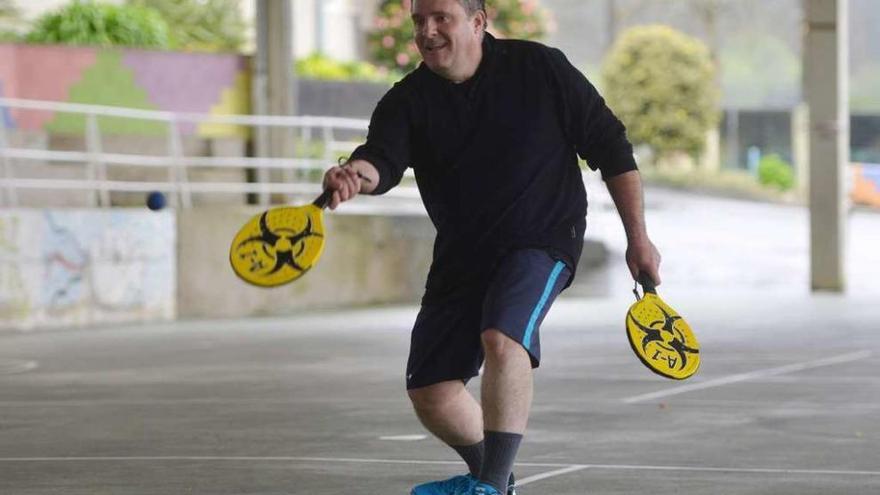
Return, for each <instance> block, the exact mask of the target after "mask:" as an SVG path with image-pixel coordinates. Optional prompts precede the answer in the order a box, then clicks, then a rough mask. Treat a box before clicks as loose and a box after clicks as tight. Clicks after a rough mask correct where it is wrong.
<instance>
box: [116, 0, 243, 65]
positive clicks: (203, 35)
mask: <svg viewBox="0 0 880 495" xmlns="http://www.w3.org/2000/svg"><path fill="white" fill-rule="evenodd" d="M126 3H127V4H128V5H137V6H142V7H150V8H152V9H155V10H156V11H158V12H159V14H161V16H162V18H163V19H165V21H166V22H167V23H168V25H169V26H170V28H171V36H172V43H173V45H174V47H175V48H180V49H183V50H194V51H209V52H224V51H232V52H234V51H238V50H240V49H241V46H242V44H243V43H244V41H245V31H246V27H247V25H246V23H245V20H244V16H243V15H242V12H241V3H240V1H239V0H126Z"/></svg>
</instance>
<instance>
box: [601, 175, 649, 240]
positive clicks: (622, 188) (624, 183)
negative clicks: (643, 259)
mask: <svg viewBox="0 0 880 495" xmlns="http://www.w3.org/2000/svg"><path fill="white" fill-rule="evenodd" d="M605 185H606V186H607V187H608V192H610V193H611V199H613V200H614V205H615V206H616V207H617V212H618V213H619V214H620V220H621V221H622V222H623V228H624V230H626V238H627V241H629V242H630V243H638V242H644V241H647V239H648V234H647V230H646V229H645V210H644V201H643V193H642V179H641V176H640V174H639V172H638V170H632V171H629V172H626V173H623V174H620V175H617V176H614V177H612V178H610V179H608V180H607V181H606V182H605Z"/></svg>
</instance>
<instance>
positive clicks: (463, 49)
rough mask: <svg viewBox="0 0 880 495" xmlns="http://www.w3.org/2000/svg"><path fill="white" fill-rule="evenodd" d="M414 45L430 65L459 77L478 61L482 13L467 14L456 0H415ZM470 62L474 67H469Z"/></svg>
mask: <svg viewBox="0 0 880 495" xmlns="http://www.w3.org/2000/svg"><path fill="white" fill-rule="evenodd" d="M412 20H413V24H414V27H415V33H416V46H418V48H419V52H420V53H421V54H422V59H423V60H424V61H425V64H426V65H427V66H428V68H429V69H431V70H432V71H434V72H436V73H437V74H440V75H441V76H443V77H446V78H447V79H451V80H454V81H455V80H458V79H459V77H460V76H462V75H464V76H467V77H470V75H471V74H468V73H467V72H469V71H471V70H475V69H476V65H478V64H479V60H480V54H481V53H482V52H481V43H482V34H483V27H484V24H485V15H484V14H483V13H482V12H477V13H475V14H474V15H473V16H470V17H469V16H468V14H467V11H466V10H465V8H464V7H462V5H461V4H460V3H459V2H458V0H415V1H413V13H412ZM471 66H473V68H471Z"/></svg>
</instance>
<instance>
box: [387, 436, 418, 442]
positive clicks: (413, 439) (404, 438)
mask: <svg viewBox="0 0 880 495" xmlns="http://www.w3.org/2000/svg"><path fill="white" fill-rule="evenodd" d="M426 438H428V435H390V436H385V437H379V440H391V441H392V442H417V441H419V440H424V439H426Z"/></svg>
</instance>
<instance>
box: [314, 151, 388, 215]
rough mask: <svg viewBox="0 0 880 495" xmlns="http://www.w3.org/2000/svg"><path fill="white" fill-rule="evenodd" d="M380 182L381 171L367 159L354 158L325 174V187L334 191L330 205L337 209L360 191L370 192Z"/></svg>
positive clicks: (331, 207)
mask: <svg viewBox="0 0 880 495" xmlns="http://www.w3.org/2000/svg"><path fill="white" fill-rule="evenodd" d="M378 182H379V172H377V171H376V167H374V166H373V165H372V164H371V163H370V162H368V161H366V160H352V161H350V162H348V163H345V164H342V165H339V166H336V167H332V168H331V169H330V170H327V172H326V173H325V174H324V189H325V190H331V191H333V196H332V197H331V198H330V204H329V205H328V206H329V207H330V209H331V210H335V209H336V207H337V206H339V204H340V203H344V202H346V201H348V200H350V199H352V198H354V197H355V196H357V195H358V194H360V193H366V194H369V193H370V192H372V191H373V190H374V189H375V188H376V184H377V183H378Z"/></svg>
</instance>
